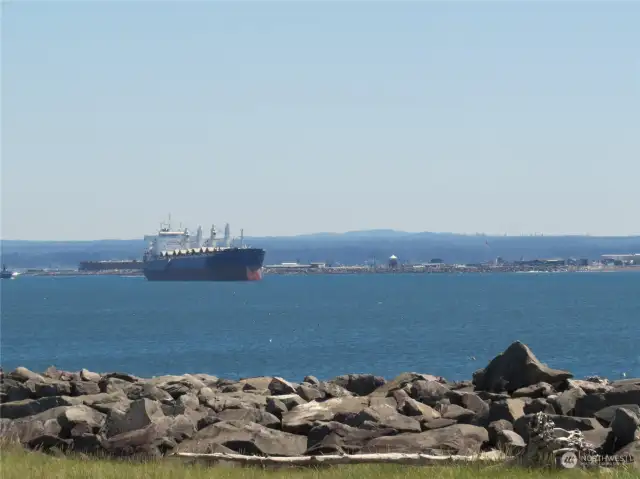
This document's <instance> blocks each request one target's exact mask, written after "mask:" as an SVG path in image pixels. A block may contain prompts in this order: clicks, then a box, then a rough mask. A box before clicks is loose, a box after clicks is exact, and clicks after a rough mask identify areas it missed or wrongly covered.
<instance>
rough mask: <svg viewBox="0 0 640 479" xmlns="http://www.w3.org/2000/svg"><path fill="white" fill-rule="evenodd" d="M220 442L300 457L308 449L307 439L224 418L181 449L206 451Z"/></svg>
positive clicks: (242, 450)
mask: <svg viewBox="0 0 640 479" xmlns="http://www.w3.org/2000/svg"><path fill="white" fill-rule="evenodd" d="M216 444H217V445H221V446H225V447H227V448H229V449H231V450H233V451H235V452H237V453H241V454H249V455H263V456H264V455H268V456H300V455H302V454H304V452H305V451H306V449H307V438H306V437H305V436H298V435H295V434H289V433H287V432H282V431H276V430H274V429H269V428H266V427H264V426H261V425H259V424H255V423H250V422H244V421H220V422H218V423H216V424H212V425H211V426H207V427H206V428H204V429H202V430H200V431H198V432H197V433H196V434H195V435H194V436H193V438H192V439H187V440H185V441H183V442H182V443H181V444H180V445H179V446H178V447H177V451H179V452H196V453H202V452H206V451H210V450H211V448H212V446H213V445H216Z"/></svg>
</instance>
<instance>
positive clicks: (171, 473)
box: [0, 445, 640, 479]
mask: <svg viewBox="0 0 640 479" xmlns="http://www.w3.org/2000/svg"><path fill="white" fill-rule="evenodd" d="M0 477H1V478H2V479H25V478H47V479H63V478H64V479H75V478H87V479H89V478H91V479H128V478H134V479H135V478H144V479H161V478H162V479H165V478H166V479H169V478H171V479H205V478H206V479H253V478H256V479H258V478H260V479H265V478H285V479H356V478H357V479H360V478H367V479H368V478H372V479H376V478H379V479H382V478H384V479H391V478H402V479H413V478H416V479H417V478H420V479H424V478H444V479H448V478H452V479H453V478H455V479H476V478H479V479H483V478H486V479H500V478H504V479H525V478H527V479H529V478H530V479H534V478H539V477H542V478H548V477H558V478H568V479H574V478H575V479H578V478H589V479H591V478H595V477H603V478H615V479H631V478H640V471H638V470H634V469H630V468H629V469H616V470H601V471H590V472H586V471H580V470H548V471H542V470H533V469H521V468H507V467H504V466H487V465H484V466H480V465H477V466H474V465H472V466H455V467H454V466H450V467H410V466H395V465H384V464H383V465H364V466H360V465H355V466H334V467H328V468H323V469H280V470H265V469H260V468H247V467H222V466H219V467H206V466H199V465H198V466H194V465H184V464H182V463H181V462H179V461H178V460H177V459H165V460H161V461H150V462H146V463H135V462H129V461H117V460H108V459H81V458H65V457H60V458H59V457H52V456H49V455H45V454H41V453H37V452H28V451H25V450H23V449H22V448H20V447H16V446H6V445H2V446H1V447H0Z"/></svg>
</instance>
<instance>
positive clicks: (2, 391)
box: [0, 378, 33, 402]
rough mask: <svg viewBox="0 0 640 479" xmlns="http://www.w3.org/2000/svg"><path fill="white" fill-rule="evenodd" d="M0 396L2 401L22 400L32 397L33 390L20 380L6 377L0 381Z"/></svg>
mask: <svg viewBox="0 0 640 479" xmlns="http://www.w3.org/2000/svg"><path fill="white" fill-rule="evenodd" d="M0 397H1V398H2V402H14V401H23V400H25V399H31V398H33V391H32V390H31V389H30V388H28V387H27V386H25V385H24V384H23V383H21V382H20V381H17V380H15V379H9V378H7V379H5V380H4V381H2V382H0Z"/></svg>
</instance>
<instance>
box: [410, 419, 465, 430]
mask: <svg viewBox="0 0 640 479" xmlns="http://www.w3.org/2000/svg"><path fill="white" fill-rule="evenodd" d="M416 419H419V420H420V427H421V428H422V430H423V431H431V430H432V429H442V428H444V427H448V426H453V425H454V424H455V423H456V422H455V421H454V420H453V419H445V418H436V419H427V418H425V417H423V416H416Z"/></svg>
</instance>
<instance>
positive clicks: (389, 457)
mask: <svg viewBox="0 0 640 479" xmlns="http://www.w3.org/2000/svg"><path fill="white" fill-rule="evenodd" d="M172 456H173V457H178V458H183V459H192V460H202V461H206V462H233V463H240V464H245V465H259V466H320V465H327V466H330V465H341V464H406V465H416V466H425V465H443V464H451V463H461V462H473V461H484V462H488V461H500V460H504V459H505V456H504V455H503V454H501V453H498V452H497V451H496V454H491V453H488V454H481V455H475V456H432V455H428V454H401V453H385V454H354V455H338V454H333V455H325V456H294V457H264V456H248V455H244V454H226V453H213V454H198V453H192V452H177V453H174V454H172Z"/></svg>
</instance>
